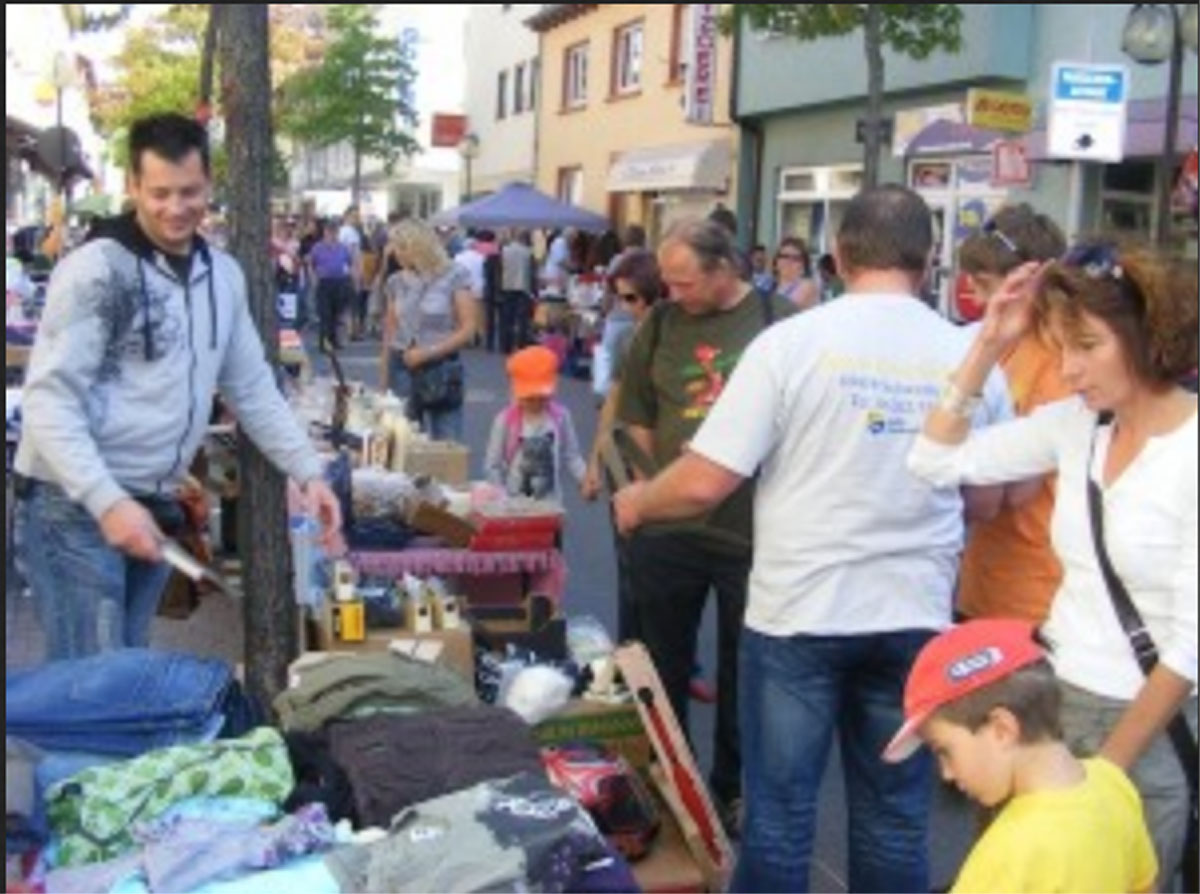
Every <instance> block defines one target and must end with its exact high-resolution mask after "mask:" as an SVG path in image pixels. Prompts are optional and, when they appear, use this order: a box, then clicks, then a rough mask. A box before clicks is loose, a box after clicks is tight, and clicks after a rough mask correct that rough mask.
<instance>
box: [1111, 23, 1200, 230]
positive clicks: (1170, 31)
mask: <svg viewBox="0 0 1200 894" xmlns="http://www.w3.org/2000/svg"><path fill="white" fill-rule="evenodd" d="M1184 6H1185V8H1184V11H1183V13H1182V14H1181V13H1180V9H1179V4H1175V3H1138V4H1136V5H1135V6H1134V7H1133V9H1132V10H1130V13H1129V18H1128V19H1127V20H1126V21H1125V30H1124V32H1123V33H1122V35H1121V49H1122V50H1124V51H1125V54H1126V55H1128V56H1129V57H1130V58H1131V59H1133V60H1134V61H1135V62H1139V63H1141V64H1142V65H1161V64H1162V63H1163V62H1167V61H1168V60H1169V61H1170V68H1169V73H1168V86H1167V110H1166V111H1167V120H1166V126H1165V127H1164V128H1163V147H1162V153H1161V154H1160V155H1159V157H1158V193H1159V195H1158V213H1157V214H1156V215H1155V223H1154V238H1155V240H1156V241H1157V242H1158V243H1159V244H1160V245H1165V244H1166V243H1167V241H1168V239H1169V238H1170V235H1171V189H1172V185H1173V184H1172V182H1171V180H1172V178H1173V177H1174V174H1175V154H1176V153H1175V143H1176V140H1177V139H1178V136H1179V93H1180V88H1181V82H1182V80H1183V46H1184V42H1185V41H1186V42H1187V44H1188V46H1190V47H1191V48H1192V50H1193V51H1194V50H1195V49H1196V7H1195V5H1193V4H1185V5H1184Z"/></svg>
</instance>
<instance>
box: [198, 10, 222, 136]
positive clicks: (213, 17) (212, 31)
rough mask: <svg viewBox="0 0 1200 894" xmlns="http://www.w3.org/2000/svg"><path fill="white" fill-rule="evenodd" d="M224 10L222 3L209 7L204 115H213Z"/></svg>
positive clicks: (202, 70) (203, 58)
mask: <svg viewBox="0 0 1200 894" xmlns="http://www.w3.org/2000/svg"><path fill="white" fill-rule="evenodd" d="M222 8H223V4H221V3H210V4H209V6H208V26H207V27H206V28H205V29H204V47H203V49H202V50H201V51H200V110H201V112H202V113H203V114H211V113H212V96H213V70H214V68H215V67H216V66H215V62H216V55H217V33H218V31H219V30H220V27H221V26H220V18H221V10H222ZM205 123H207V122H205Z"/></svg>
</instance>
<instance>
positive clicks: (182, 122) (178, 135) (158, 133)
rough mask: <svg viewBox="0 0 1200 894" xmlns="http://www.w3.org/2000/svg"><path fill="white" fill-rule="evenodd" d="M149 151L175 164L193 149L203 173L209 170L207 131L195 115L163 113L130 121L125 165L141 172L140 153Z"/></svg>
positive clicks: (138, 173)
mask: <svg viewBox="0 0 1200 894" xmlns="http://www.w3.org/2000/svg"><path fill="white" fill-rule="evenodd" d="M146 152H153V153H154V154H155V155H157V156H159V157H160V158H164V159H166V160H167V161H169V162H171V164H179V163H180V162H182V161H183V160H184V159H185V158H187V157H188V156H189V155H191V154H192V153H193V152H198V153H200V163H201V164H202V165H203V166H204V173H205V175H206V176H207V175H209V174H211V173H212V165H211V159H210V157H209V151H208V131H206V130H205V129H204V125H203V124H201V123H200V122H199V121H197V120H196V119H195V118H188V117H187V116H186V115H178V114H176V113H174V112H167V113H165V114H162V115H151V116H149V117H148V118H141V119H139V120H137V121H135V122H133V124H132V126H130V128H129V166H130V167H131V168H132V169H133V173H134V174H135V175H140V174H141V173H142V155H143V154H144V153H146Z"/></svg>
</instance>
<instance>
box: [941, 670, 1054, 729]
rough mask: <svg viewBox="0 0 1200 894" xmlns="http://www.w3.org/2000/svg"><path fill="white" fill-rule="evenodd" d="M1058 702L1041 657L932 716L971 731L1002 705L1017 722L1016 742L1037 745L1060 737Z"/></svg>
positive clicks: (1052, 672) (980, 725)
mask: <svg viewBox="0 0 1200 894" xmlns="http://www.w3.org/2000/svg"><path fill="white" fill-rule="evenodd" d="M1061 702H1062V696H1061V694H1060V690H1059V688H1058V680H1057V679H1056V678H1055V676H1054V670H1053V668H1051V666H1050V662H1049V660H1048V659H1044V658H1043V659H1042V660H1041V661H1035V662H1034V663H1033V664H1027V665H1025V666H1024V667H1022V668H1019V669H1017V670H1015V671H1013V672H1012V673H1011V674H1009V675H1008V676H1006V677H1004V678H1002V679H1000V680H997V681H996V682H995V683H992V684H990V685H988V686H983V687H981V688H979V689H977V690H975V691H974V692H971V693H968V694H967V695H964V696H963V697H962V698H960V699H956V700H955V701H952V702H950V704H948V705H943V706H942V707H941V708H938V710H937V712H936V713H935V714H934V716H935V717H937V718H938V719H939V720H944V721H945V722H947V723H952V724H954V725H955V726H962V727H966V728H967V729H968V730H970V731H971V732H975V731H976V730H978V729H980V728H981V727H982V726H983V725H984V724H985V723H987V721H988V718H989V717H990V716H991V713H992V712H993V711H994V710H996V709H997V708H1005V709H1007V710H1008V711H1011V712H1012V715H1013V716H1014V717H1016V718H1017V722H1018V723H1020V725H1021V735H1020V739H1019V741H1020V743H1021V744H1022V745H1037V744H1039V743H1042V742H1056V741H1061V740H1062V737H1063V734H1062V723H1061V721H1060V720H1059V709H1060V706H1061Z"/></svg>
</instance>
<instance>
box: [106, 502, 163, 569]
mask: <svg viewBox="0 0 1200 894" xmlns="http://www.w3.org/2000/svg"><path fill="white" fill-rule="evenodd" d="M100 531H101V533H103V534H104V539H105V541H106V542H107V543H108V545H109V546H111V547H112V548H113V549H118V550H120V551H121V552H123V553H125V554H126V555H127V556H131V557H132V558H135V559H141V560H142V561H143V562H161V561H162V542H163V539H164V538H163V533H162V531H160V530H159V529H158V525H156V524H155V523H154V517H153V516H151V515H150V513H149V512H148V511H147V509H146V507H145V506H143V505H142V504H141V503H139V502H138V501H137V500H134V499H131V498H129V497H126V498H125V499H123V500H121V501H120V502H118V503H116V504H114V505H113V507H112V508H111V509H109V510H108V511H107V512H105V513H104V515H103V516H102V517H101V519H100Z"/></svg>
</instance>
